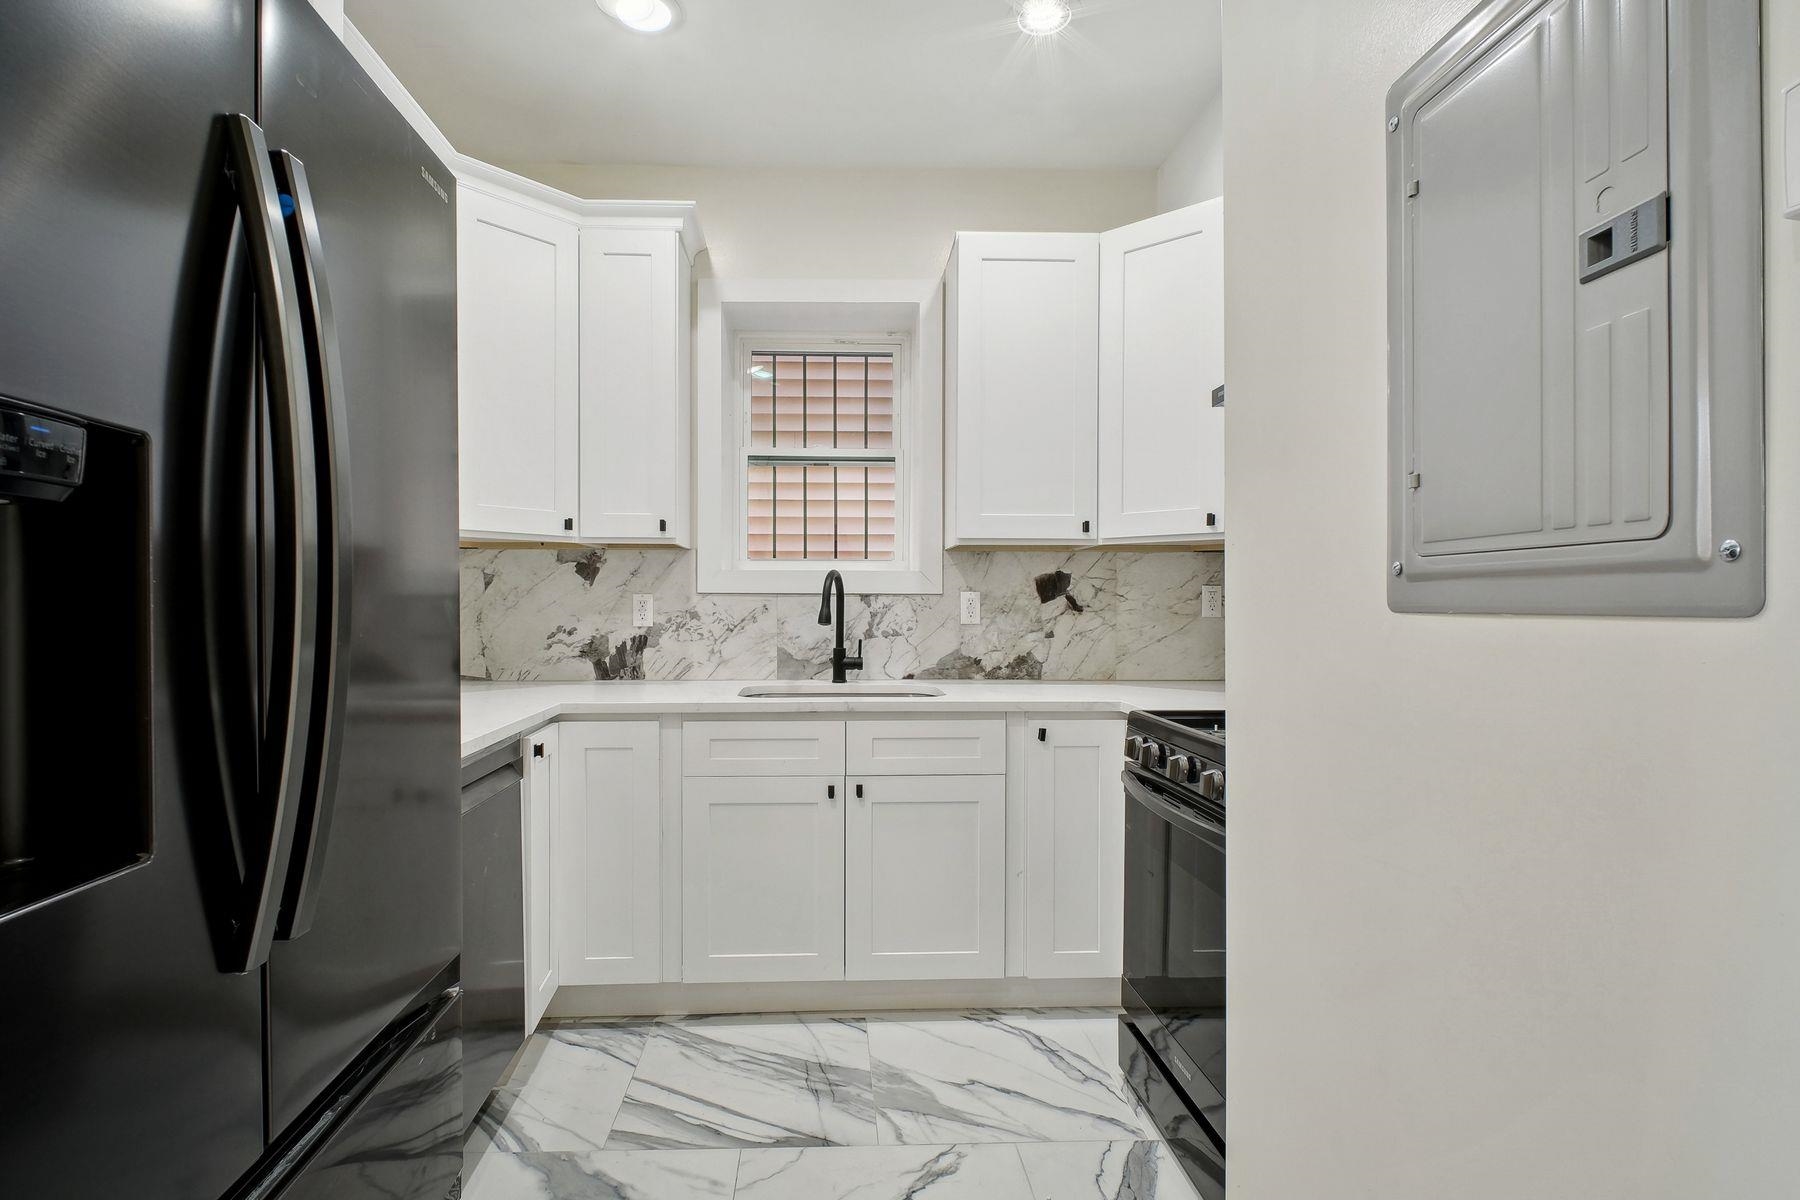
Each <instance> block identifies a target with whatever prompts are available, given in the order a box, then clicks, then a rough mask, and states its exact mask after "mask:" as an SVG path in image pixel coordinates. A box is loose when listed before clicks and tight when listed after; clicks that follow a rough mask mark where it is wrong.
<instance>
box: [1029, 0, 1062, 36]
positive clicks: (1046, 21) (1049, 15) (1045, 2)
mask: <svg viewBox="0 0 1800 1200" xmlns="http://www.w3.org/2000/svg"><path fill="white" fill-rule="evenodd" d="M1074 15H1075V14H1074V13H1073V12H1072V11H1070V9H1069V5H1068V0H1021V3H1020V4H1019V28H1020V29H1023V30H1024V31H1025V32H1026V33H1029V34H1030V35H1031V36H1032V37H1049V36H1050V35H1051V34H1053V33H1061V32H1062V31H1063V29H1064V27H1066V26H1067V25H1068V23H1069V20H1070V19H1071V18H1072V17H1073V16H1074Z"/></svg>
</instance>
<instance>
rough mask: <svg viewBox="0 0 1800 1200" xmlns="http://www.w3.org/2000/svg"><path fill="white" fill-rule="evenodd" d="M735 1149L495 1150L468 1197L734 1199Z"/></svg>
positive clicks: (472, 1178) (474, 1176)
mask: <svg viewBox="0 0 1800 1200" xmlns="http://www.w3.org/2000/svg"><path fill="white" fill-rule="evenodd" d="M737 1157H738V1156H737V1151H735V1150H654V1151H653V1150H638V1151H628V1152H623V1153H620V1152H611V1151H609V1152H601V1153H586V1154H537V1153H534V1154H489V1155H486V1156H484V1157H483V1158H481V1159H480V1160H479V1162H478V1163H477V1165H476V1166H475V1169H474V1170H473V1172H471V1173H470V1174H469V1175H468V1176H467V1177H466V1179H465V1180H464V1183H463V1190H462V1194H463V1200H730V1197H731V1192H732V1188H733V1186H734V1183H735V1179H736V1175H737Z"/></svg>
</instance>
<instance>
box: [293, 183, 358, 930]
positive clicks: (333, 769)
mask: <svg viewBox="0 0 1800 1200" xmlns="http://www.w3.org/2000/svg"><path fill="white" fill-rule="evenodd" d="M273 161H274V164H275V174H276V179H277V182H278V183H279V184H280V185H281V187H282V189H283V195H282V201H283V210H284V211H285V212H286V213H287V214H288V220H287V231H288V240H289V245H290V248H291V250H292V253H293V261H294V263H295V274H296V277H297V280H298V282H299V285H300V318H301V329H302V332H303V334H304V336H305V338H306V359H307V373H308V376H309V378H310V379H311V381H312V390H311V392H310V399H311V402H312V411H311V417H312V427H313V445H314V460H315V465H316V469H317V471H318V501H319V508H318V513H319V560H318V561H319V564H320V566H319V587H320V592H319V595H320V597H321V613H320V622H319V645H320V649H321V650H322V652H323V653H322V656H321V659H320V663H319V668H318V671H317V673H316V675H315V677H314V680H313V696H312V726H311V732H312V737H311V740H310V743H309V745H308V748H307V749H308V756H307V766H306V772H305V774H306V785H305V794H306V795H307V796H308V797H309V803H308V805H307V808H306V809H305V810H304V811H303V812H302V813H301V814H300V825H299V833H298V836H297V838H296V843H295V854H294V864H293V870H292V874H293V883H292V886H291V887H290V889H289V892H288V897H287V900H286V901H285V902H284V903H283V905H282V911H281V918H280V922H279V924H278V926H277V930H276V935H277V936H278V937H281V938H283V939H292V938H297V937H299V936H301V935H302V934H304V933H305V932H306V931H307V930H309V929H311V928H312V923H313V916H314V914H315V913H316V912H317V910H318V900H319V874H320V871H321V869H322V868H323V865H324V858H325V847H326V842H327V839H328V835H329V834H330V832H331V814H332V808H333V804H334V802H335V800H336V796H337V776H338V763H339V758H340V753H341V751H342V748H343V736H344V704H345V691H346V689H347V686H348V683H349V678H350V661H349V660H350V604H351V588H352V575H353V565H354V564H353V559H352V554H353V550H354V545H355V543H354V542H353V540H352V537H351V529H350V512H351V508H350V434H349V416H348V413H347V412H346V410H345V407H344V404H345V397H344V371H343V364H342V360H341V359H340V357H339V354H338V336H337V323H336V320H335V318H334V317H333V314H332V310H331V289H330V287H329V285H328V284H327V282H326V278H325V251H324V244H323V242H322V241H321V240H320V234H319V215H318V210H317V208H316V207H315V206H314V204H313V198H312V188H311V187H310V186H309V185H308V183H307V179H306V164H305V163H303V162H301V161H300V160H299V159H297V158H295V157H294V156H293V155H292V154H290V153H289V152H288V151H286V150H277V151H275V153H274V158H273Z"/></svg>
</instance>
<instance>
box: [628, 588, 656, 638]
mask: <svg viewBox="0 0 1800 1200" xmlns="http://www.w3.org/2000/svg"><path fill="white" fill-rule="evenodd" d="M631 623H632V624H633V625H635V626H637V627H638V628H639V629H644V628H647V627H648V626H651V625H654V624H656V600H655V597H652V596H646V595H644V594H643V593H641V592H640V593H638V594H637V595H634V596H633V597H632V598H631Z"/></svg>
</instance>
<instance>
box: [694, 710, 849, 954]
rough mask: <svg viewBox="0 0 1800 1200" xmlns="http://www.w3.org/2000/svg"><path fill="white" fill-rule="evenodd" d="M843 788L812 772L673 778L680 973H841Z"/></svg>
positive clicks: (839, 781) (838, 782) (840, 782)
mask: <svg viewBox="0 0 1800 1200" xmlns="http://www.w3.org/2000/svg"><path fill="white" fill-rule="evenodd" d="M840 744H841V743H840ZM843 792H844V781H843V779H842V778H841V777H836V778H833V777H820V776H816V775H808V776H782V775H759V776H710V777H701V776H690V777H688V778H686V779H684V780H683V781H682V795H681V837H682V855H681V872H682V879H681V911H682V938H681V945H682V978H683V979H684V980H685V981H686V982H688V983H745V982H757V981H781V982H807V981H812V980H822V979H842V978H843V977H844V796H843Z"/></svg>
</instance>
